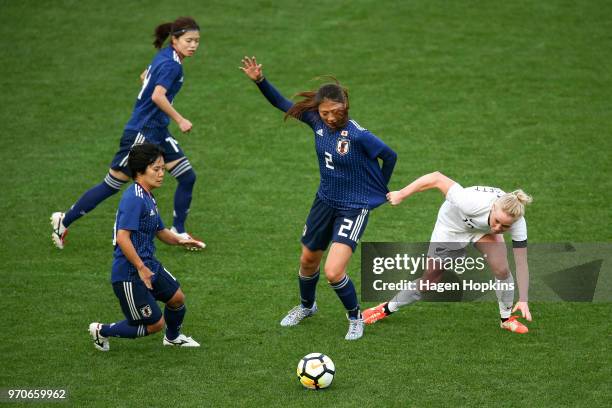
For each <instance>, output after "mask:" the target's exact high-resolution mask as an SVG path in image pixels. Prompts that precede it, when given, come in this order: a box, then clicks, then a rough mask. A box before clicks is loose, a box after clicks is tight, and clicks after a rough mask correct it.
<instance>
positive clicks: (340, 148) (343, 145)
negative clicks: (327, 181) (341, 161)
mask: <svg viewBox="0 0 612 408" xmlns="http://www.w3.org/2000/svg"><path fill="white" fill-rule="evenodd" d="M340 135H341V137H340V138H339V139H338V142H337V143H336V151H337V152H338V154H340V155H341V156H344V155H345V154H347V153H348V152H349V148H350V147H351V141H350V140H349V139H347V138H346V136H348V132H347V131H346V130H343V131H342V133H341V134H340Z"/></svg>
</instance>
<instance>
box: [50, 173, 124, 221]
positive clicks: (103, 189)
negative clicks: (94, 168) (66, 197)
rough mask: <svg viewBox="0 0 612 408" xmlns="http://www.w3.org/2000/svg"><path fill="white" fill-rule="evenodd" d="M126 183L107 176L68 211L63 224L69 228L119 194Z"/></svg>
mask: <svg viewBox="0 0 612 408" xmlns="http://www.w3.org/2000/svg"><path fill="white" fill-rule="evenodd" d="M125 183H126V182H125V181H121V180H119V179H117V178H115V177H113V176H111V175H110V174H107V175H106V177H105V178H104V181H103V182H102V183H100V184H98V185H97V186H95V187H92V188H90V189H89V190H87V191H86V192H85V193H84V194H83V195H82V196H81V198H79V199H78V200H77V202H76V203H74V205H73V206H72V207H71V208H70V209H69V210H68V211H66V215H65V216H64V220H63V221H62V224H64V227H66V228H68V226H69V225H70V224H72V223H73V222H75V221H76V220H78V219H79V218H81V217H82V216H84V215H85V214H87V213H88V212H90V211H91V210H93V209H94V208H96V206H97V205H98V204H100V203H101V202H102V201H104V200H106V199H107V198H108V197H110V196H112V195H113V194H115V193H117V192H118V191H119V190H120V189H121V186H123V185H124V184H125Z"/></svg>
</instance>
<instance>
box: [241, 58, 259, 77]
mask: <svg viewBox="0 0 612 408" xmlns="http://www.w3.org/2000/svg"><path fill="white" fill-rule="evenodd" d="M239 68H240V70H242V72H244V73H245V74H246V76H248V77H249V78H251V79H252V80H253V81H259V80H260V79H261V78H263V72H262V70H261V64H258V63H257V59H256V58H255V57H244V58H243V59H242V66H241V67H239Z"/></svg>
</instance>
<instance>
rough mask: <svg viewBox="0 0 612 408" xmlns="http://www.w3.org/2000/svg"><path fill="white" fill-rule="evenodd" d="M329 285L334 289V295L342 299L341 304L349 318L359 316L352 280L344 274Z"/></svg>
mask: <svg viewBox="0 0 612 408" xmlns="http://www.w3.org/2000/svg"><path fill="white" fill-rule="evenodd" d="M330 285H331V287H332V288H333V289H334V290H335V291H336V295H338V297H339V298H340V300H341V301H342V304H343V305H344V307H345V308H346V311H347V312H348V316H349V319H357V318H358V317H359V301H358V300H357V292H356V291H355V285H353V281H352V280H351V279H350V278H349V277H348V275H344V278H342V279H340V280H339V281H338V282H335V283H330Z"/></svg>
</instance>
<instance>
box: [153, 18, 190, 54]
mask: <svg viewBox="0 0 612 408" xmlns="http://www.w3.org/2000/svg"><path fill="white" fill-rule="evenodd" d="M187 31H200V26H199V25H198V23H196V21H195V20H194V19H193V18H191V17H179V18H177V19H176V20H174V21H173V22H171V23H163V24H160V25H158V26H157V27H155V33H154V34H153V37H155V41H153V45H154V46H155V48H158V49H159V48H161V47H162V45H164V42H165V41H166V39H167V38H168V36H170V35H172V36H173V37H176V38H179V37H180V36H182V35H183V34H185V33H186V32H187Z"/></svg>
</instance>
